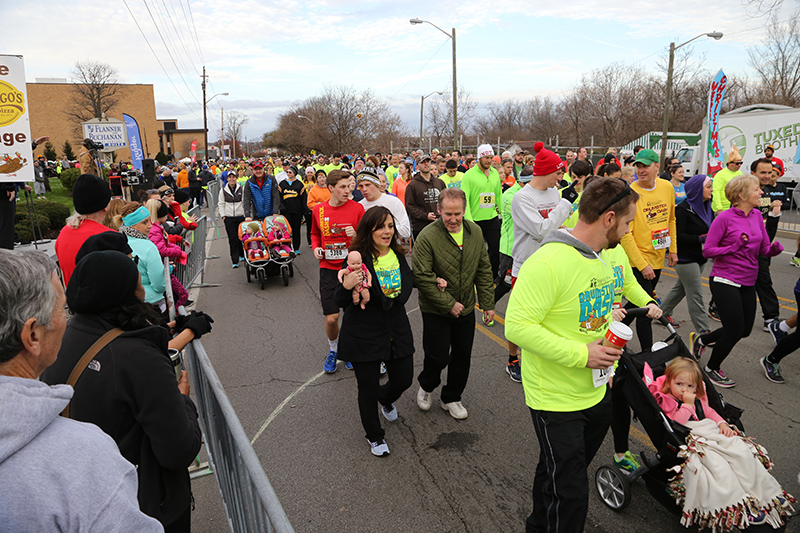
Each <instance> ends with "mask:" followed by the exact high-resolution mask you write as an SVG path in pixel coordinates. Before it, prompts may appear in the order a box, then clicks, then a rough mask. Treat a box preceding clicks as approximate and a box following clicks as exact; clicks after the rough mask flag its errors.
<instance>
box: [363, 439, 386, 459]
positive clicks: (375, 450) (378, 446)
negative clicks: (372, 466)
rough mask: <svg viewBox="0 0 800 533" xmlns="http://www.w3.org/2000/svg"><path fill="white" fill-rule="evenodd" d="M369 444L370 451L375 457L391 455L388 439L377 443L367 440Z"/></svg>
mask: <svg viewBox="0 0 800 533" xmlns="http://www.w3.org/2000/svg"><path fill="white" fill-rule="evenodd" d="M367 442H369V451H371V452H372V455H374V456H375V457H386V456H387V455H389V446H387V445H386V439H380V440H376V441H375V442H373V441H371V440H369V439H367Z"/></svg>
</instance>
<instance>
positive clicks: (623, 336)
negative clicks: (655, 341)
mask: <svg viewBox="0 0 800 533" xmlns="http://www.w3.org/2000/svg"><path fill="white" fill-rule="evenodd" d="M632 338H633V331H632V330H631V328H629V327H628V326H626V325H625V324H623V323H622V322H612V323H611V325H610V326H608V331H606V336H605V337H604V338H603V346H605V347H607V348H614V349H617V350H621V349H623V348H624V347H625V345H626V344H628V341H629V340H631V339H632Z"/></svg>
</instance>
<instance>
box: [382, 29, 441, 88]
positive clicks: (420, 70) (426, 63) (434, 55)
mask: <svg viewBox="0 0 800 533" xmlns="http://www.w3.org/2000/svg"><path fill="white" fill-rule="evenodd" d="M447 42H448V41H447V39H445V40H444V41H442V45H441V46H440V47H439V48H438V49H437V50H436V51H435V52H434V53H433V55H432V56H431V57H430V59H428V61H426V62H425V64H424V65H422V68H420V69H419V70H418V71H417V72H416V73H415V74H414V75H413V76H411V77H410V78H409V79H408V81H407V82H405V84H403V86H402V87H400V88H399V89H397V92H396V93H394V94H393V95H392V96H390V97H389V100H392V99H394V97H395V96H397V95H398V94H399V93H400V91H402V90H403V89H405V88H406V86H407V85H408V84H409V83H411V80H412V79H414V77H415V76H416V75H417V74H419V73H420V72H422V71H423V69H424V68H425V67H427V66H428V63H430V62H431V61H433V58H434V57H436V54H438V53H439V52H440V51H441V49H442V48H443V47H444V45H446V44H447Z"/></svg>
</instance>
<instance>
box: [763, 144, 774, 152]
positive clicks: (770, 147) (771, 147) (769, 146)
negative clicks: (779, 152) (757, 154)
mask: <svg viewBox="0 0 800 533" xmlns="http://www.w3.org/2000/svg"><path fill="white" fill-rule="evenodd" d="M766 149H770V150H772V151H773V152H774V151H775V147H774V146H772V145H771V144H768V145H766V146H765V147H764V150H766Z"/></svg>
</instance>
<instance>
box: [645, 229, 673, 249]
mask: <svg viewBox="0 0 800 533" xmlns="http://www.w3.org/2000/svg"><path fill="white" fill-rule="evenodd" d="M650 235H651V237H652V239H653V248H655V249H656V250H663V249H665V248H669V245H670V244H671V243H672V241H671V240H670V237H669V230H668V229H662V230H658V231H654V232H652V233H651V234H650Z"/></svg>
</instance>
